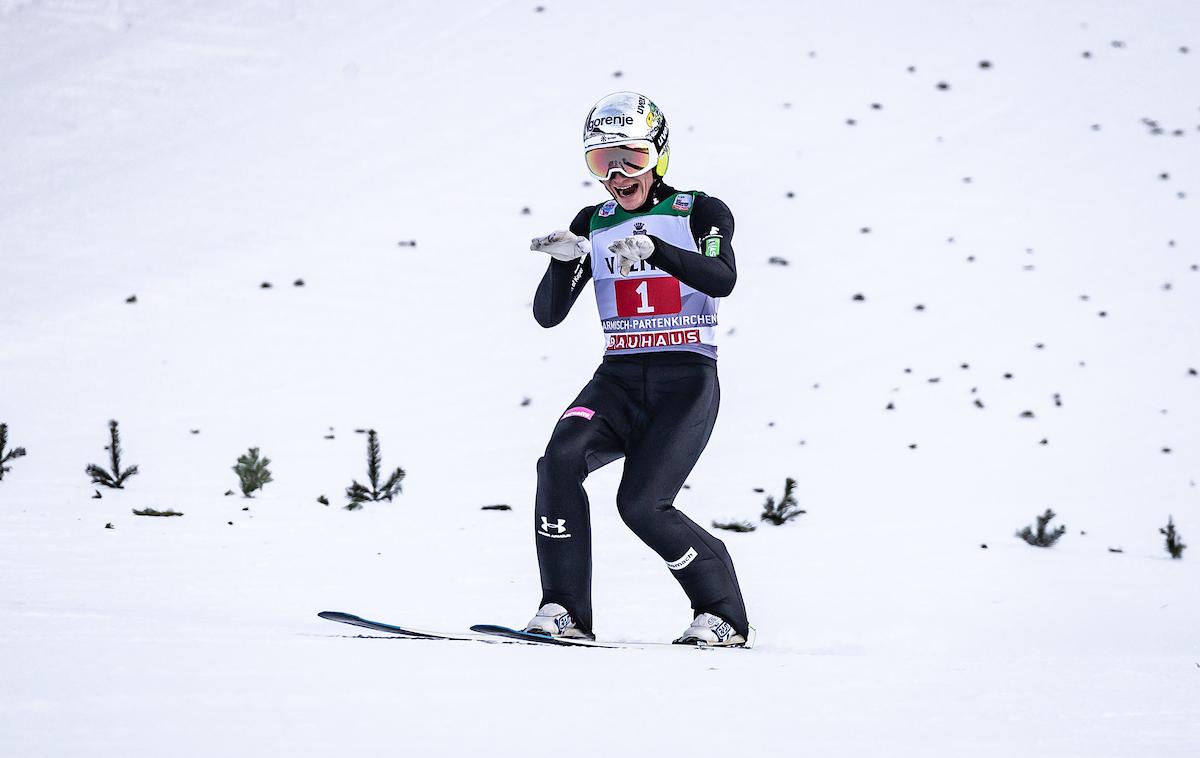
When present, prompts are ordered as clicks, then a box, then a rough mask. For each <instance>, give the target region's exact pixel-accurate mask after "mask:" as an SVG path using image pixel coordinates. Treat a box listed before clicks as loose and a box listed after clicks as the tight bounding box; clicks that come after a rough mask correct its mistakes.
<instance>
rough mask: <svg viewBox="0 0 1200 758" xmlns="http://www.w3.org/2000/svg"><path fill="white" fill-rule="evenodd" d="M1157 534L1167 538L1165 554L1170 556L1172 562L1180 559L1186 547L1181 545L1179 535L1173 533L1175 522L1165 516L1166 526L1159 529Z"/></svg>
mask: <svg viewBox="0 0 1200 758" xmlns="http://www.w3.org/2000/svg"><path fill="white" fill-rule="evenodd" d="M1158 533H1159V534H1161V535H1163V536H1164V537H1166V538H1167V552H1168V553H1170V554H1171V558H1172V560H1175V559H1179V558H1182V557H1183V551H1184V550H1186V549H1187V545H1185V544H1183V541H1182V540H1181V539H1180V536H1179V533H1178V532H1176V531H1175V520H1174V519H1173V518H1171V517H1170V516H1167V525H1166V526H1165V527H1163V528H1162V529H1159V530H1158Z"/></svg>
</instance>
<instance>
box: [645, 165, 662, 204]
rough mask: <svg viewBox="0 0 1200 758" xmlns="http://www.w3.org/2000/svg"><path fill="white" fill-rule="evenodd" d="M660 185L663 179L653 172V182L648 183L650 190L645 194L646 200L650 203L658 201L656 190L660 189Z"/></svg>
mask: <svg viewBox="0 0 1200 758" xmlns="http://www.w3.org/2000/svg"><path fill="white" fill-rule="evenodd" d="M662 184H663V177H661V176H659V175H658V172H657V171H655V172H654V181H652V182H650V189H649V190H648V191H647V192H646V199H647V200H649V201H650V202H652V203H657V202H658V201H659V199H658V188H659V187H661V186H662Z"/></svg>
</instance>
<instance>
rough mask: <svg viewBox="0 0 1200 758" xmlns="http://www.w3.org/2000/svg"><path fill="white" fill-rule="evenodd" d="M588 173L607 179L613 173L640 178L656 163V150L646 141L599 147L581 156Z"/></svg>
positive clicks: (652, 144)
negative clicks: (585, 163) (585, 162)
mask: <svg viewBox="0 0 1200 758" xmlns="http://www.w3.org/2000/svg"><path fill="white" fill-rule="evenodd" d="M583 158H584V160H586V161H587V166H588V171H591V172H592V175H593V176H597V177H599V178H601V179H608V178H609V177H611V176H612V174H613V172H614V171H619V172H621V173H622V174H624V175H625V176H628V177H631V178H632V177H635V176H641V175H642V174H644V173H646V172H647V171H649V170H650V169H652V168H654V166H655V165H657V163H658V150H656V149H655V148H654V143H652V142H649V141H647V140H638V141H636V142H626V143H623V144H620V145H600V146H599V147H593V148H591V149H590V150H587V151H585V152H584V154H583Z"/></svg>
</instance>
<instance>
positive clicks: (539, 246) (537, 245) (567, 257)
mask: <svg viewBox="0 0 1200 758" xmlns="http://www.w3.org/2000/svg"><path fill="white" fill-rule="evenodd" d="M529 249H530V250H536V251H537V252H539V253H546V254H547V255H550V256H552V257H554V258H556V259H557V260H560V261H573V260H578V259H579V258H582V257H583V256H585V255H587V254H588V253H590V252H592V243H591V240H589V239H588V238H587V237H580V236H579V235H577V234H572V233H571V232H551V233H550V234H547V235H546V236H545V237H538V238H536V239H534V240H533V241H532V242H530V243H529Z"/></svg>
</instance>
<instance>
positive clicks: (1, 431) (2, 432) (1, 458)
mask: <svg viewBox="0 0 1200 758" xmlns="http://www.w3.org/2000/svg"><path fill="white" fill-rule="evenodd" d="M7 444H8V424H0V479H3V478H4V474H5V472H7V471H12V466H5V465H4V464H6V463H8V462H9V461H14V460H16V459H17V458H20V457H21V456H23V455H25V448H23V447H14V448H13V449H12V450H9V451H8V452H7V453H6V452H4V447H5V445H7Z"/></svg>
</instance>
